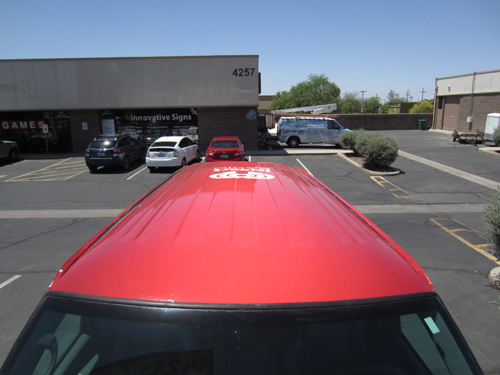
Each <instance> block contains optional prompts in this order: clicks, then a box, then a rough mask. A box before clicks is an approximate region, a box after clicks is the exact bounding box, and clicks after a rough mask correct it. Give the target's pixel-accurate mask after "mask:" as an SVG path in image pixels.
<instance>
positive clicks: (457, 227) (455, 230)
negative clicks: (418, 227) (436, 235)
mask: <svg viewBox="0 0 500 375" xmlns="http://www.w3.org/2000/svg"><path fill="white" fill-rule="evenodd" d="M430 221H431V222H433V223H434V224H436V225H437V226H438V227H440V228H441V229H443V230H444V231H445V232H446V233H448V234H449V235H451V236H453V237H455V238H456V239H457V240H459V241H460V242H462V243H463V244H465V245H467V246H469V247H470V248H472V249H474V250H475V251H477V252H478V253H480V254H482V255H484V256H485V257H486V258H488V259H490V260H492V261H493V262H495V263H497V264H499V265H500V260H499V259H498V258H497V257H495V256H494V255H492V254H491V253H489V252H488V251H486V250H484V249H487V248H490V247H491V246H492V245H491V244H490V243H483V238H482V233H481V232H480V231H478V230H476V229H472V228H469V227H468V226H467V225H465V224H464V223H462V222H460V221H458V220H456V219H447V218H432V219H430ZM459 233H460V234H459ZM465 237H468V239H467V238H465Z"/></svg>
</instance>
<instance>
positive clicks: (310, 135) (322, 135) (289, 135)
mask: <svg viewBox="0 0 500 375" xmlns="http://www.w3.org/2000/svg"><path fill="white" fill-rule="evenodd" d="M277 129H278V140H279V141H280V142H286V143H287V145H288V146H289V147H297V146H298V145H299V144H301V143H328V144H338V143H339V141H340V136H341V135H342V133H343V132H348V131H350V130H349V129H345V128H344V127H343V126H342V125H340V124H339V123H338V121H337V120H336V119H334V118H331V117H319V116H307V115H304V116H293V117H288V116H287V117H281V118H280V119H279V121H278V127H277Z"/></svg>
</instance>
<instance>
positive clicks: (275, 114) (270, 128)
mask: <svg viewBox="0 0 500 375" xmlns="http://www.w3.org/2000/svg"><path fill="white" fill-rule="evenodd" d="M336 109H337V104H336V103H330V104H319V105H311V106H307V107H296V108H286V109H277V110H274V111H270V112H268V113H266V128H267V132H266V134H264V138H266V139H278V121H279V119H280V118H281V117H282V116H290V115H289V114H291V113H294V114H295V115H296V116H300V115H308V114H312V115H316V114H320V113H331V112H333V111H335V110H336Z"/></svg>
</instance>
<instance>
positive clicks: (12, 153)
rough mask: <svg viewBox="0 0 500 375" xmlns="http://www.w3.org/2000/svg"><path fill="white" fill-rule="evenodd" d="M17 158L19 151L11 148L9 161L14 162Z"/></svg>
mask: <svg viewBox="0 0 500 375" xmlns="http://www.w3.org/2000/svg"><path fill="white" fill-rule="evenodd" d="M18 160H19V151H18V150H17V148H13V149H12V150H10V152H9V161H10V162H11V163H15V162H16V161H18Z"/></svg>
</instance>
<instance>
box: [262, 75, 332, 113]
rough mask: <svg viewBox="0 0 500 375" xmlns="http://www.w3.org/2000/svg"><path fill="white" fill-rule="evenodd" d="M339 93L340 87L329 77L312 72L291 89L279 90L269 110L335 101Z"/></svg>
mask: <svg viewBox="0 0 500 375" xmlns="http://www.w3.org/2000/svg"><path fill="white" fill-rule="evenodd" d="M339 95H340V88H339V87H338V86H337V85H336V84H335V83H333V82H330V81H329V80H328V77H326V76H325V75H324V74H321V75H315V74H311V75H310V76H309V78H308V80H307V81H302V82H300V83H298V84H297V85H295V86H292V88H291V89H290V91H279V92H278V93H277V94H276V96H275V97H274V100H273V102H272V103H271V105H270V106H269V110H271V111H273V110H276V109H284V108H295V107H306V106H312V105H318V104H328V103H335V102H336V101H337V99H338V97H339Z"/></svg>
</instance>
